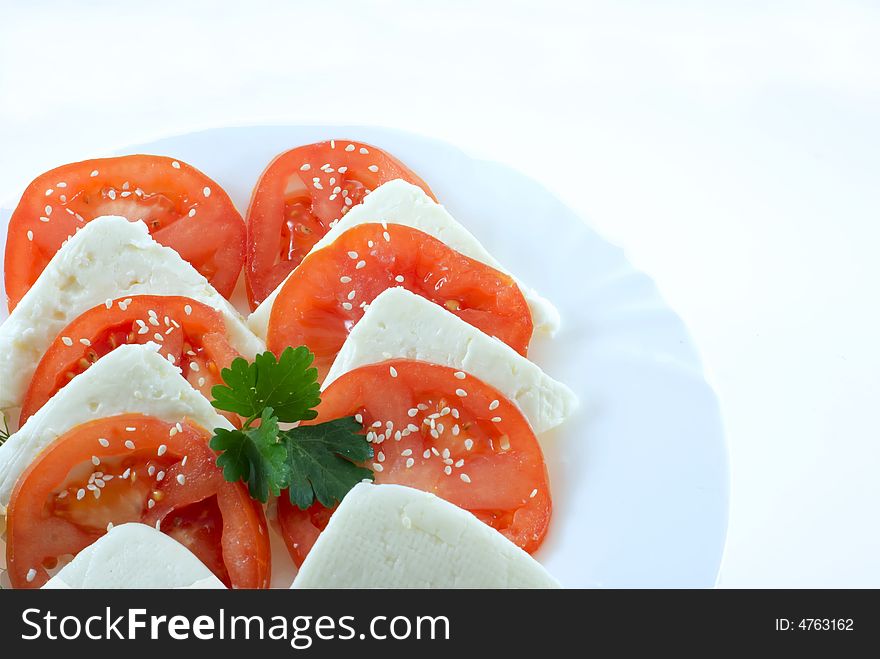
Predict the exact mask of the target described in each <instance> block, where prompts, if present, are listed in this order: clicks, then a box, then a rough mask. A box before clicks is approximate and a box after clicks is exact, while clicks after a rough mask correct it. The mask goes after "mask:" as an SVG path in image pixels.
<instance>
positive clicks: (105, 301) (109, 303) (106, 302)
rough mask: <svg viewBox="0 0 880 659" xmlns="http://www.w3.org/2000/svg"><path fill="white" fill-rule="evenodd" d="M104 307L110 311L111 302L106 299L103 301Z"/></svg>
mask: <svg viewBox="0 0 880 659" xmlns="http://www.w3.org/2000/svg"><path fill="white" fill-rule="evenodd" d="M104 306H105V307H107V308H108V309H110V308H111V307H112V306H113V300H111V299H110V298H109V297H108V298H107V299H106V300H104Z"/></svg>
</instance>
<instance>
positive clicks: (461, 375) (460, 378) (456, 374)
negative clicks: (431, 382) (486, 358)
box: [454, 371, 467, 380]
mask: <svg viewBox="0 0 880 659" xmlns="http://www.w3.org/2000/svg"><path fill="white" fill-rule="evenodd" d="M454 375H455V377H457V378H458V379H459V380H464V379H465V378H466V377H467V375H466V374H465V373H462V372H461V371H456V372H455V373H454Z"/></svg>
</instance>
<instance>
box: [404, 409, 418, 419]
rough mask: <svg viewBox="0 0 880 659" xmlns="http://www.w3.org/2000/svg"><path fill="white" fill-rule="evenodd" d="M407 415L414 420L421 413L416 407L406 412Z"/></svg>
mask: <svg viewBox="0 0 880 659" xmlns="http://www.w3.org/2000/svg"><path fill="white" fill-rule="evenodd" d="M406 413H407V414H408V415H409V416H410V418H412V417H414V416H415V415H416V414H418V413H419V410H418V409H417V408H415V407H411V408H409V409H408V410H407V411H406Z"/></svg>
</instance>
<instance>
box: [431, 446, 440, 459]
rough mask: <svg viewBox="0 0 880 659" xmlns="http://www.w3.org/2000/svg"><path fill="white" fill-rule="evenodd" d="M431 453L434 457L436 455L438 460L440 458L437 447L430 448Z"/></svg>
mask: <svg viewBox="0 0 880 659" xmlns="http://www.w3.org/2000/svg"><path fill="white" fill-rule="evenodd" d="M431 453H433V454H434V455H436V456H437V457H438V458H439V457H440V451H438V450H437V447H436V446H432V447H431Z"/></svg>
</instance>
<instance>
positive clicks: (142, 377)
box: [0, 343, 232, 508]
mask: <svg viewBox="0 0 880 659" xmlns="http://www.w3.org/2000/svg"><path fill="white" fill-rule="evenodd" d="M158 349H159V346H158V345H156V344H155V343H147V344H145V345H139V344H132V345H123V346H119V347H118V348H117V349H116V350H114V351H113V352H110V353H108V354H107V355H106V356H104V357H103V358H101V359H99V360H98V361H97V362H95V363H94V364H92V366H90V367H89V368H88V369H87V370H86V371H84V372H83V373H80V374H79V375H77V376H76V377H75V378H73V379H72V380H71V381H70V382H69V383H68V384H67V386H66V387H64V388H63V389H61V390H60V391H59V392H58V393H56V394H55V395H54V396H53V397H52V398H51V399H49V401H48V402H47V403H46V404H45V405H43V407H41V408H40V409H39V410H38V411H37V412H36V414H34V415H33V416H32V417H30V418H29V419H28V420H27V421H26V422H25V424H24V425H23V426H22V427H21V429H19V430H18V432H16V433H14V434H13V435H12V436H11V437H10V438H9V439H7V440H6V442H5V443H4V444H3V445H2V446H0V508H3V507H5V506H7V505H9V497H10V495H11V494H12V489H13V487H14V486H15V482H16V481H17V480H18V477H19V476H20V475H21V474H22V472H23V471H24V470H25V469H26V468H27V467H28V465H30V463H31V462H32V461H33V460H34V458H36V457H37V455H38V454H39V453H40V451H42V450H43V449H45V448H46V447H47V446H49V444H51V443H52V442H53V441H55V439H57V438H58V437H59V436H60V435H62V434H64V433H65V432H67V431H68V430H70V429H71V428H73V427H74V426H77V425H79V424H81V423H85V422H86V421H91V420H93V419H100V418H103V417H108V416H115V415H117V414H128V413H132V414H148V415H151V416H155V417H158V418H160V419H162V420H164V421H168V422H177V421H182V420H183V419H184V418H188V419H190V420H191V421H193V422H194V423H196V424H198V425H200V426H201V427H203V428H205V429H206V430H208V431H211V430H213V429H214V428H219V427H222V428H230V429H231V428H232V424H230V423H229V421H227V420H226V418H225V417H222V416H220V415H219V414H217V412H216V410H215V409H214V408H213V407H212V406H211V403H209V402H208V400H207V399H206V398H205V397H204V396H202V395H201V394H200V393H199V392H198V391H196V390H195V389H193V388H192V386H190V384H189V382H187V381H186V380H185V379H184V378H182V377H181V376H180V370H179V369H178V368H177V367H175V366H173V365H172V364H171V363H169V362H168V361H167V360H166V359H163V358H162V357H161V356H160V355H159V353H158Z"/></svg>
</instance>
